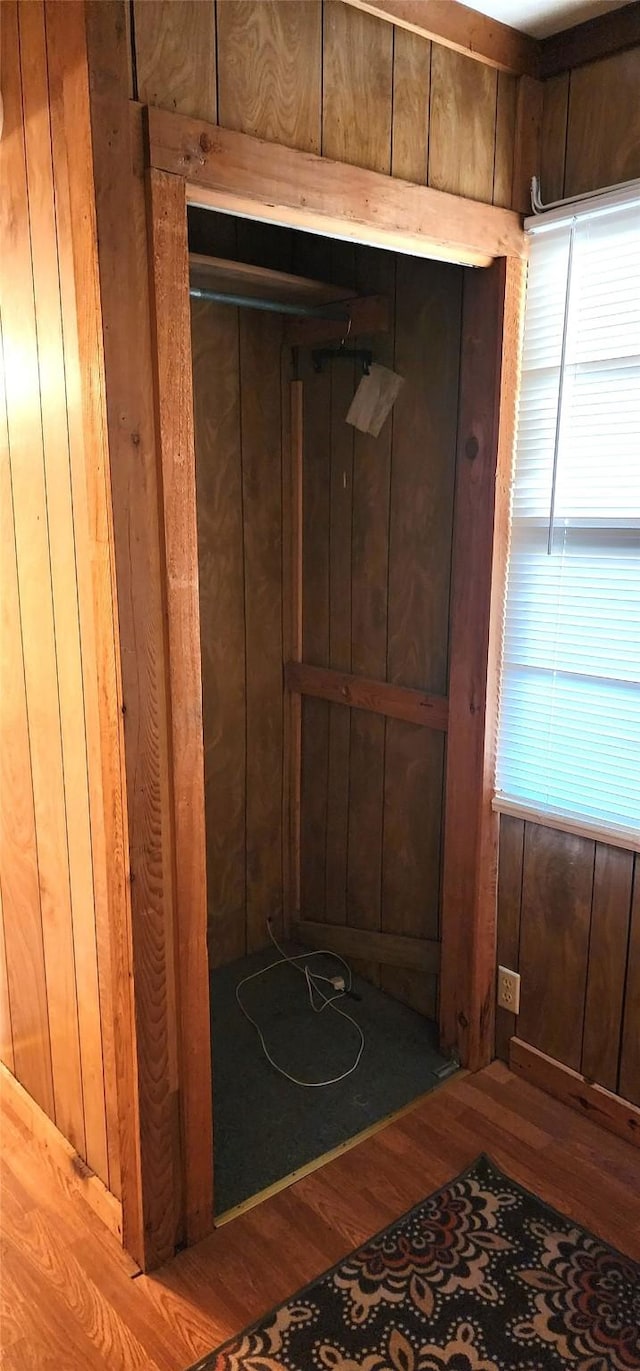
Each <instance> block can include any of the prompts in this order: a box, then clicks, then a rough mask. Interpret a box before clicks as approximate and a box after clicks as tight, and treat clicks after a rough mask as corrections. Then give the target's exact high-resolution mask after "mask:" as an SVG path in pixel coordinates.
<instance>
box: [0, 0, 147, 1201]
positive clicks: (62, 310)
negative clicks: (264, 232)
mask: <svg viewBox="0 0 640 1371" xmlns="http://www.w3.org/2000/svg"><path fill="white" fill-rule="evenodd" d="M64 18H65V16H64V13H63V12H62V11H61V9H60V8H59V7H58V8H57V9H56V7H53V9H52V8H50V7H47V9H45V6H44V5H43V4H40V3H34V4H31V5H14V4H6V5H3V6H2V61H1V68H2V94H3V97H4V132H3V136H2V142H1V144H0V168H1V169H0V179H1V180H2V186H3V196H2V212H1V215H0V260H1V261H2V270H1V272H0V314H1V339H0V342H1V348H0V360H1V362H2V372H3V375H2V380H1V382H0V481H1V491H0V515H1V534H0V552H1V557H2V575H1V580H2V620H1V643H0V675H1V681H0V751H1V759H2V776H1V783H0V819H1V848H0V871H1V877H2V901H1V907H2V927H0V954H1V956H0V961H2V972H1V974H0V1017H1V1020H2V1042H1V1046H0V1056H1V1059H2V1061H3V1062H4V1063H5V1065H6V1066H7V1067H8V1068H9V1069H10V1071H11V1072H13V1073H14V1074H15V1076H16V1077H17V1079H18V1080H19V1081H20V1082H21V1084H22V1085H23V1086H24V1088H25V1089H26V1090H27V1092H28V1093H29V1094H30V1095H31V1096H32V1098H33V1099H34V1100H35V1101H36V1103H37V1104H38V1105H39V1106H40V1107H41V1108H42V1110H43V1111H44V1112H45V1113H46V1114H47V1115H48V1116H49V1118H50V1119H52V1120H53V1122H54V1123H55V1124H56V1125H57V1127H58V1128H59V1129H60V1131H61V1132H62V1133H63V1134H64V1136H65V1138H66V1139H67V1140H68V1141H69V1142H71V1143H72V1145H73V1147H74V1148H75V1150H76V1152H77V1153H78V1154H79V1156H80V1157H81V1158H83V1159H84V1161H85V1162H86V1163H87V1164H88V1166H89V1167H90V1168H91V1170H92V1171H94V1172H95V1173H96V1174H97V1175H98V1176H99V1177H100V1178H101V1179H102V1181H104V1183H105V1184H106V1185H107V1186H108V1187H109V1189H110V1190H111V1191H113V1192H114V1193H115V1194H116V1195H119V1194H120V1190H121V1180H120V1133H119V1119H118V1100H117V1081H116V1051H117V1047H116V1042H115V1032H114V1014H113V1002H112V991H113V985H112V980H111V974H112V968H111V952H112V946H111V939H110V928H111V914H113V921H114V924H115V922H116V915H115V912H114V911H115V903H114V902H115V901H116V899H117V900H119V901H121V902H122V903H123V904H124V903H125V902H126V896H125V893H124V879H125V861H126V858H125V848H124V836H123V804H122V793H121V784H122V776H121V770H120V757H119V721H120V714H119V703H118V695H117V685H118V678H117V666H116V662H115V660H114V652H115V637H116V624H115V613H114V603H113V584H112V566H111V545H110V536H109V503H108V486H107V480H108V474H107V468H106V467H105V450H104V436H103V435H101V434H100V432H99V430H96V431H94V432H93V433H91V432H90V429H89V426H88V409H86V408H85V400H86V393H85V389H84V388H85V381H86V373H85V371H84V370H83V367H84V363H85V361H86V355H85V353H84V352H83V348H84V346H85V344H86V341H87V338H88V337H89V335H90V333H91V328H92V326H95V309H96V299H95V294H92V288H93V287H94V285H95V276H93V277H92V272H91V267H92V262H93V263H95V236H92V234H93V230H92V216H91V210H90V201H87V195H88V191H87V187H86V178H85V181H84V182H83V184H82V187H81V189H80V192H79V193H80V195H81V196H82V198H83V216H84V218H83V222H82V225H81V226H80V231H79V233H78V235H77V237H76V238H75V240H74V241H72V227H73V219H74V210H73V197H74V196H75V195H76V194H78V185H77V180H76V169H77V159H80V161H81V162H82V159H84V167H85V170H86V167H87V166H88V165H89V164H88V163H87V161H86V158H87V145H88V141H89V110H88V88H87V83H86V62H85V67H84V84H83V68H82V63H81V56H82V54H81V52H80V51H76V50H74V48H73V42H72V39H71V38H70V34H69V31H68V30H66V29H65V24H64ZM72 58H76V59H77V61H75V62H74V61H73V60H72ZM71 73H72V75H71ZM72 103H73V105H74V133H73V137H74V140H75V141H74V149H73V152H70V151H69V143H68V137H67V135H68V126H67V123H66V121H67V119H68V117H69V110H70V106H71V104H72ZM74 158H75V159H76V161H74ZM76 227H77V225H76ZM83 252H84V253H85V255H84V256H83V255H82V254H83ZM92 253H93V257H92ZM74 254H75V262H74ZM74 269H75V270H82V271H83V272H84V276H83V286H84V295H83V299H82V301H81V302H80V303H79V302H78V300H77V297H76V285H75V276H74ZM92 311H94V312H92ZM100 368H101V356H100V353H99V351H98V350H97V349H94V351H93V353H92V355H91V361H90V370H91V377H92V381H91V385H92V387H93V395H94V397H95V402H96V407H98V408H99V405H100ZM92 412H93V411H92ZM103 768H104V769H103ZM125 993H126V992H125Z"/></svg>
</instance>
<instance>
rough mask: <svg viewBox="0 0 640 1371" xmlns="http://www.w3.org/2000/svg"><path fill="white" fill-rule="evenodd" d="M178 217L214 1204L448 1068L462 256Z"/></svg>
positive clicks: (371, 1124)
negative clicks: (452, 258) (449, 771)
mask: <svg viewBox="0 0 640 1371" xmlns="http://www.w3.org/2000/svg"><path fill="white" fill-rule="evenodd" d="M188 233H189V265H190V301H191V338H192V364H193V404H194V436H195V467H196V506H197V553H198V581H199V609H200V644H201V665H202V710H203V743H204V788H205V829H206V865H207V944H208V956H209V970H210V1012H211V1034H212V1060H213V1115H214V1196H215V1213H216V1219H217V1221H220V1219H226V1218H228V1217H231V1216H232V1215H233V1214H234V1213H235V1212H237V1211H238V1210H239V1209H241V1208H244V1207H246V1206H247V1205H248V1204H249V1203H251V1202H255V1201H256V1199H258V1198H260V1197H261V1196H262V1195H263V1194H264V1192H265V1191H269V1190H273V1189H275V1188H278V1187H279V1186H280V1185H282V1184H286V1183H288V1182H289V1181H291V1180H293V1179H294V1178H296V1177H297V1176H299V1175H300V1174H301V1173H304V1171H305V1170H309V1169H312V1168H313V1167H314V1166H316V1165H319V1164H321V1162H323V1161H325V1160H327V1159H328V1157H330V1156H331V1154H332V1153H334V1152H335V1151H336V1150H340V1149H342V1148H343V1147H345V1146H348V1145H349V1144H350V1143H351V1142H353V1141H354V1139H356V1138H358V1137H361V1136H362V1134H363V1133H366V1132H367V1131H371V1130H373V1129H375V1128H376V1127H379V1126H380V1125H381V1124H382V1123H383V1122H384V1121H386V1120H388V1118H389V1117H390V1116H392V1115H394V1114H395V1113H397V1112H398V1111H400V1110H402V1109H404V1108H406V1107H407V1106H409V1105H410V1104H411V1103H412V1102H413V1101H414V1100H415V1099H416V1098H417V1097H419V1096H420V1095H422V1094H424V1093H425V1092H426V1091H428V1090H431V1089H433V1088H435V1086H437V1085H438V1084H439V1083H440V1082H441V1081H442V1080H443V1079H444V1078H446V1077H447V1076H448V1075H449V1074H451V1072H452V1071H454V1070H455V1069H456V1066H457V1062H456V1059H455V1057H454V1056H452V1055H450V1054H446V1053H443V1052H441V1051H440V1049H439V1033H438V1027H437V1022H438V994H439V971H440V935H441V929H440V908H441V887H442V865H443V863H442V852H443V818H444V792H445V768H446V743H447V724H448V693H449V650H450V598H451V565H452V547H453V531H454V485H455V479H456V448H457V437H458V434H457V429H458V414H459V386H460V357H461V342H462V336H461V335H462V305H463V278H464V275H465V269H464V268H463V267H461V266H457V265H454V264H452V263H450V262H442V261H433V260H430V259H427V258H424V257H413V256H407V255H404V254H401V253H396V252H393V251H389V250H386V249H383V248H376V247H370V246H364V245H359V244H356V243H354V242H346V241H337V240H334V239H331V238H328V237H318V236H316V235H313V234H310V233H308V232H303V231H301V230H297V229H289V228H284V227H279V226H276V225H274V224H272V223H263V222H259V221H256V220H248V219H242V218H236V217H233V216H231V215H228V214H224V213H220V212H216V211H214V210H210V209H204V208H199V207H195V206H193V205H190V206H189V207H188ZM378 368H384V369H385V370H384V373H383V372H382V371H377V369H378ZM394 374H395V375H396V376H398V377H400V378H402V383H401V384H400V383H399V382H398V383H396V382H394V381H393V379H391V380H389V377H391V378H392V377H393V375H394ZM364 376H366V377H367V378H368V379H369V380H371V379H372V378H373V380H374V381H375V385H374V386H373V402H372V403H371V404H370V403H369V401H370V400H371V396H370V397H369V401H368V400H367V396H366V393H365V392H363V391H360V393H359V401H358V405H357V406H356V410H357V412H356V414H355V416H354V414H353V412H352V414H351V416H350V417H351V418H354V417H355V418H356V420H357V421H358V423H359V424H360V427H355V426H354V424H353V423H351V422H347V414H348V411H349V410H350V407H351V405H352V402H353V401H354V396H355V394H356V391H358V388H359V386H360V385H361V382H362V378H363V377H364ZM392 391H393V395H392V394H391V392H392ZM396 391H397V393H396ZM363 396H364V398H363ZM385 411H386V417H385ZM365 429H368V431H364V430H365ZM372 430H373V431H372ZM376 430H378V431H376ZM374 435H375V436H374ZM290 958H295V959H296V960H295V961H291V960H288V959H290ZM319 1082H331V1083H330V1084H319Z"/></svg>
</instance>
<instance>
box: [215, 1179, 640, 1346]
mask: <svg viewBox="0 0 640 1371" xmlns="http://www.w3.org/2000/svg"><path fill="white" fill-rule="evenodd" d="M547 1368H549V1371H560V1368H563V1369H564V1368H573V1371H640V1266H638V1264H637V1263H635V1262H633V1261H631V1260H630V1259H629V1258H628V1257H624V1256H623V1255H622V1254H621V1253H619V1252H615V1251H614V1250H613V1248H611V1247H608V1246H607V1244H606V1243H603V1242H601V1241H600V1239H598V1238H596V1237H594V1236H593V1234H592V1233H589V1232H587V1231H586V1229H584V1228H581V1227H580V1226H579V1225H578V1224H575V1223H573V1222H572V1221H571V1220H570V1219H568V1218H565V1217H563V1216H562V1215H560V1214H557V1213H556V1212H555V1211H554V1210H552V1209H549V1208H548V1206H547V1205H545V1204H543V1202H542V1201H541V1200H539V1199H537V1198H536V1196H535V1195H532V1194H530V1193H529V1191H527V1190H523V1189H522V1188H521V1187H520V1186H519V1185H517V1184H516V1182H515V1181H512V1180H510V1179H509V1178H508V1177H507V1176H505V1175H503V1173H502V1172H501V1171H499V1170H498V1169H497V1167H495V1166H494V1165H493V1163H492V1162H491V1161H489V1159H488V1158H487V1157H479V1158H478V1160H477V1161H476V1162H474V1163H473V1165H472V1166H471V1167H469V1169H468V1170H467V1171H465V1172H464V1173H463V1174H462V1175H460V1176H458V1177H457V1178H456V1179H455V1180H453V1181H450V1182H449V1184H448V1185H445V1186H443V1188H442V1190H439V1191H438V1192H437V1193H436V1194H435V1195H431V1196H430V1197H429V1199H426V1200H423V1201H422V1202H421V1203H420V1204H418V1205H417V1206H416V1207H415V1209H412V1210H411V1211H410V1212H409V1213H408V1214H405V1215H404V1217H403V1218H401V1219H398V1220H397V1222H395V1223H393V1224H391V1225H390V1227H389V1228H387V1229H385V1231H384V1232H382V1233H379V1234H378V1235H377V1236H376V1237H375V1238H372V1239H371V1240H370V1241H369V1242H367V1243H365V1244H364V1246H362V1247H360V1248H358V1250H357V1251H356V1252H353V1253H351V1255H350V1256H348V1257H346V1258H345V1260H344V1261H342V1262H340V1263H339V1264H338V1266H336V1267H334V1268H333V1270H332V1271H327V1272H326V1273H325V1275H323V1276H320V1277H319V1278H318V1280H316V1281H314V1282H313V1283H312V1284H311V1285H309V1286H307V1288H306V1289H305V1290H300V1291H299V1292H298V1293H297V1294H296V1295H294V1296H293V1297H292V1298H291V1299H290V1300H287V1302H286V1303H285V1304H283V1305H281V1306H280V1307H279V1308H278V1309H276V1310H274V1311H273V1312H272V1313H270V1314H268V1315H266V1316H265V1317H264V1318H262V1319H261V1320H260V1321H259V1322H258V1323H256V1324H254V1326H253V1327H252V1328H248V1329H246V1330H245V1331H244V1332H243V1333H240V1334H238V1336H237V1337H235V1338H232V1339H231V1341H230V1342H227V1343H225V1344H224V1346H223V1347H220V1348H218V1350H217V1351H215V1352H212V1353H210V1355H209V1356H207V1357H205V1358H204V1359H203V1360H202V1361H199V1362H198V1363H197V1365H196V1366H195V1367H193V1368H192V1371H546V1369H547Z"/></svg>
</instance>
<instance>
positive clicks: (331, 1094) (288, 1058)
mask: <svg viewBox="0 0 640 1371" xmlns="http://www.w3.org/2000/svg"><path fill="white" fill-rule="evenodd" d="M291 950H292V948H291V946H290V945H287V951H288V952H290V951H291ZM294 950H296V951H300V949H299V948H297V949H294ZM277 955H278V954H277V952H275V950H274V949H271V948H270V949H268V950H266V951H264V952H258V953H255V954H253V955H252V956H250V957H245V958H243V959H242V961H239V962H234V963H232V964H230V965H229V966H224V967H220V968H219V969H218V970H216V971H214V972H213V973H212V976H211V1016H212V1039H213V1090H214V1117H215V1121H216V1127H215V1140H214V1147H215V1157H214V1191H215V1205H216V1213H217V1214H222V1213H224V1212H225V1210H227V1209H231V1208H233V1207H234V1206H235V1205H237V1204H239V1203H241V1201H242V1200H245V1199H248V1198H249V1196H251V1195H255V1194H257V1193H258V1191H260V1190H263V1189H265V1188H266V1187H267V1186H269V1185H271V1184H273V1182H274V1181H277V1180H280V1179H281V1178H282V1177H283V1176H288V1175H290V1174H291V1172H292V1171H296V1170H297V1169H298V1168H299V1167H301V1166H305V1165H306V1164H307V1163H309V1162H311V1161H314V1160H315V1159H316V1158H317V1157H320V1156H322V1155H323V1154H324V1153H325V1152H328V1151H330V1150H331V1149H332V1148H334V1147H337V1146H339V1144H341V1143H343V1142H345V1141H346V1140H347V1139H349V1138H352V1137H354V1136H355V1135H356V1134H357V1133H360V1132H361V1131H362V1130H363V1129H365V1128H368V1127H369V1126H370V1125H371V1124H375V1123H377V1122H379V1121H380V1120H381V1119H384V1118H386V1117H387V1116H388V1115H389V1114H392V1113H394V1111H395V1110H397V1109H401V1108H402V1107H403V1106H404V1105H406V1104H409V1103H410V1102H411V1101H412V1100H414V1099H416V1097H417V1096H419V1095H422V1094H424V1093H425V1092H426V1091H428V1090H431V1089H432V1088H433V1086H435V1085H437V1084H439V1083H440V1080H441V1077H440V1076H438V1075H437V1074H436V1073H437V1072H438V1071H442V1070H443V1069H444V1071H445V1073H446V1070H447V1066H448V1065H450V1064H448V1063H447V1061H446V1059H445V1058H444V1057H442V1056H441V1054H440V1053H439V1051H438V1046H437V1030H436V1026H435V1024H433V1023H431V1022H430V1021H429V1020H428V1019H425V1018H423V1017H422V1015H420V1014H417V1013H415V1012H414V1010H412V1009H408V1008H407V1007H406V1006H405V1005H402V1004H399V1003H398V1002H397V1001H396V1000H394V999H392V998H391V996H390V995H385V994H384V993H383V992H382V991H381V990H377V989H376V988H375V987H374V986H372V985H369V983H368V982H367V981H364V980H361V979H360V978H358V977H355V978H354V990H355V991H356V993H357V994H358V995H359V996H361V998H360V999H359V1000H351V999H346V1000H342V1001H341V1004H342V1005H343V1007H344V1008H345V1010H346V1011H347V1013H349V1014H351V1015H352V1016H353V1018H354V1019H356V1020H357V1022H358V1023H359V1024H360V1025H361V1027H362V1029H363V1030H364V1034H365V1048H364V1052H363V1054H362V1059H361V1061H360V1065H359V1066H358V1068H357V1070H356V1071H355V1072H354V1073H353V1075H351V1076H348V1077H347V1079H346V1080H344V1081H341V1082H340V1083H339V1084H337V1085H331V1086H326V1087H324V1088H323V1089H320V1090H309V1089H305V1088H304V1087H302V1086H299V1085H293V1084H291V1083H290V1082H289V1081H286V1080H284V1079H283V1078H282V1076H279V1075H278V1074H277V1072H276V1071H274V1070H273V1068H272V1067H271V1066H270V1065H269V1064H268V1062H267V1061H266V1059H265V1057H264V1056H263V1053H262V1049H261V1047H260V1043H259V1041H258V1038H257V1035H256V1033H255V1030H254V1029H253V1028H252V1027H251V1024H249V1023H247V1020H246V1019H245V1018H243V1016H242V1014H241V1012H240V1010H239V1008H238V1005H237V1003H236V999H235V988H236V985H237V983H238V981H239V980H240V979H241V978H242V977H243V976H246V975H248V974H249V972H251V971H255V970H257V968H258V967H259V966H266V965H267V964H268V963H269V962H270V961H273V960H274V959H275V958H276V957H277ZM312 964H313V965H315V967H316V969H317V970H319V971H322V970H323V969H324V971H325V972H329V974H334V973H335V972H336V971H340V967H339V966H337V965H336V962H335V961H334V960H331V962H327V963H325V964H324V966H323V963H322V962H321V959H320V958H314V959H313V963H312ZM241 993H242V996H243V1002H244V1003H245V1004H246V1006H247V1009H248V1010H249V1013H250V1014H252V1015H253V1017H254V1018H255V1019H256V1020H257V1021H258V1022H259V1023H260V1026H261V1028H262V1031H263V1033H264V1035H265V1039H266V1041H267V1044H268V1047H269V1050H270V1052H271V1054H272V1056H273V1057H274V1058H275V1060H276V1061H278V1062H281V1063H282V1064H283V1065H285V1066H286V1069H287V1070H288V1071H290V1072H291V1073H292V1074H293V1075H297V1076H300V1077H302V1078H304V1079H311V1080H319V1079H327V1078H328V1077H332V1076H337V1075H339V1074H340V1072H341V1071H344V1070H345V1069H346V1067H348V1066H349V1065H350V1063H351V1062H352V1061H353V1060H354V1057H355V1054H356V1051H357V1047H358V1035H357V1033H356V1031H355V1029H354V1028H352V1027H351V1026H350V1025H349V1024H347V1023H345V1022H344V1020H342V1019H340V1018H339V1017H337V1015H335V1014H333V1013H332V1012H331V1011H330V1010H325V1011H324V1012H323V1013H321V1014H314V1013H312V1012H311V1010H310V1009H309V1000H308V995H307V988H306V983H305V980H304V977H303V976H301V975H300V974H299V973H298V972H297V971H295V970H294V969H293V968H292V967H290V966H282V967H277V968H276V970H274V971H272V972H269V973H268V975H267V976H264V977H262V978H261V979H260V980H259V981H254V982H252V983H251V984H250V985H248V986H245V987H244V989H243V991H242V992H241Z"/></svg>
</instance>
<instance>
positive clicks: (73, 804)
mask: <svg viewBox="0 0 640 1371" xmlns="http://www.w3.org/2000/svg"><path fill="white" fill-rule="evenodd" d="M20 32H21V37H22V39H23V45H24V48H25V49H26V50H27V51H28V52H29V61H28V62H27V64H26V65H25V67H24V83H23V90H24V98H25V104H26V106H28V107H29V108H30V113H29V117H28V118H26V119H25V135H26V137H25V142H26V159H27V160H26V165H27V190H28V197H29V208H30V216H29V218H30V235H31V248H32V272H33V282H34V299H35V317H36V331H37V336H38V342H39V346H40V347H41V348H42V339H43V338H44V339H46V373H45V384H44V385H43V384H42V373H41V414H42V423H43V453H44V481H45V494H46V503H47V520H48V526H49V544H50V558H51V575H52V593H53V612H54V631H55V639H56V659H57V663H58V682H59V709H60V727H61V742H62V767H63V779H64V794H65V810H66V813H67V844H68V855H69V877H70V893H71V909H72V927H73V948H74V974H75V980H76V986H77V988H78V993H77V1009H78V1032H79V1044H80V1065H81V1072H82V1087H83V1091H82V1093H83V1112H84V1119H85V1136H86V1150H85V1160H86V1161H87V1162H88V1164H89V1165H90V1166H91V1167H92V1169H93V1170H94V1171H95V1172H96V1173H97V1174H98V1175H99V1176H100V1178H101V1179H102V1180H103V1181H104V1182H105V1183H108V1179H109V1164H108V1154H107V1137H106V1105H105V1090H104V1064H103V1052H102V1023H101V1015H100V1002H99V993H98V960H97V943H96V929H95V918H94V917H93V911H94V871H93V850H92V844H91V824H90V813H89V786H88V755H87V738H86V719H85V701H84V689H83V672H82V646H81V640H80V618H79V603H78V562H77V549H76V534H75V521H74V509H73V495H72V488H71V472H70V446H69V420H68V408H69V401H68V396H67V377H66V370H65V363H64V339H63V331H62V316H61V280H60V263H59V250H58V234H57V224H56V218H55V200H54V184H53V148H52V141H51V125H50V120H49V115H48V100H49V90H48V70H47V63H46V50H45V31H44V11H43V8H42V6H41V5H40V6H37V5H35V4H34V5H31V6H29V7H28V8H26V9H25V8H23V9H22V11H21V13H20ZM47 150H48V155H47ZM54 373H55V374H54ZM80 987H81V991H82V993H79V991H80Z"/></svg>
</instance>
